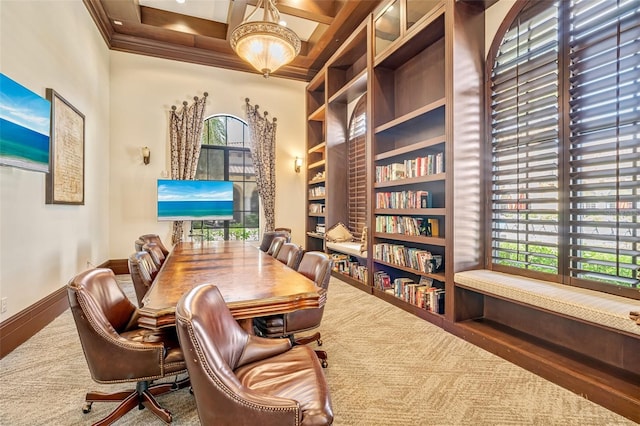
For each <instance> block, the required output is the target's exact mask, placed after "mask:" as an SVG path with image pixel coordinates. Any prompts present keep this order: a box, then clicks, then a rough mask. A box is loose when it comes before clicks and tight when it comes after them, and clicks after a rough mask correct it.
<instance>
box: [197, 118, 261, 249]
mask: <svg viewBox="0 0 640 426" xmlns="http://www.w3.org/2000/svg"><path fill="white" fill-rule="evenodd" d="M196 179H199V180H224V181H231V182H233V220H216V221H194V222H192V223H191V228H192V232H193V233H198V234H199V233H202V234H203V235H204V238H205V239H208V240H251V241H257V240H258V228H259V223H258V220H259V219H258V218H259V212H258V208H259V206H258V188H257V186H256V176H255V172H254V169H253V162H252V160H251V152H250V151H249V140H248V129H247V123H245V122H244V121H243V120H241V119H239V118H237V117H234V116H231V115H224V114H220V115H213V116H211V117H208V118H207V119H205V121H204V128H203V130H202V150H201V152H200V159H199V160H198V170H197V172H196Z"/></svg>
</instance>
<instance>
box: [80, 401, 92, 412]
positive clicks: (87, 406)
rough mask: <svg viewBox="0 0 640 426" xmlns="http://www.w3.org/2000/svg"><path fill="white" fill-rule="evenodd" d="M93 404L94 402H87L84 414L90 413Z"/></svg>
mask: <svg viewBox="0 0 640 426" xmlns="http://www.w3.org/2000/svg"><path fill="white" fill-rule="evenodd" d="M92 404H93V402H87V403H86V404H84V407H82V412H83V413H84V414H87V413H90V412H91V405H92Z"/></svg>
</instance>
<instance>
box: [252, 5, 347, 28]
mask: <svg viewBox="0 0 640 426" xmlns="http://www.w3.org/2000/svg"><path fill="white" fill-rule="evenodd" d="M265 1H266V0H265ZM247 3H248V4H249V5H251V6H255V5H256V4H257V3H258V1H257V0H248V1H247ZM276 8H277V9H278V11H279V12H280V13H283V14H285V15H289V16H295V17H296V18H302V19H307V20H309V21H313V22H319V23H321V24H327V25H328V24H331V23H332V22H333V19H334V17H335V10H334V9H335V1H327V0H320V1H319V0H279V1H277V2H276ZM258 13H259V12H258Z"/></svg>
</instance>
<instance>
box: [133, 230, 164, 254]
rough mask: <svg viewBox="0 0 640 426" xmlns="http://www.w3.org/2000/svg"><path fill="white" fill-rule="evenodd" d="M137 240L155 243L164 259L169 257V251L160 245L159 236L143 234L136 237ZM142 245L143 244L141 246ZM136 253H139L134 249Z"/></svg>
mask: <svg viewBox="0 0 640 426" xmlns="http://www.w3.org/2000/svg"><path fill="white" fill-rule="evenodd" d="M138 240H140V241H144V242H145V243H156V244H157V245H158V247H160V250H162V254H164V256H165V257H166V256H167V255H169V250H168V249H167V248H166V247H165V245H164V244H163V243H162V240H161V239H160V236H159V235H158V234H144V235H140V236H139V237H138ZM143 245H144V244H143ZM136 251H141V250H138V249H137V248H136Z"/></svg>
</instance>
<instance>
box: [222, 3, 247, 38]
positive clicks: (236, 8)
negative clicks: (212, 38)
mask: <svg viewBox="0 0 640 426" xmlns="http://www.w3.org/2000/svg"><path fill="white" fill-rule="evenodd" d="M246 11H247V0H233V1H232V2H231V10H230V11H229V19H228V20H227V21H229V24H228V25H227V27H228V28H227V37H226V39H227V40H231V32H232V31H233V30H234V29H235V28H236V27H237V26H238V25H240V24H241V23H242V21H243V20H244V15H245V13H246Z"/></svg>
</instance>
